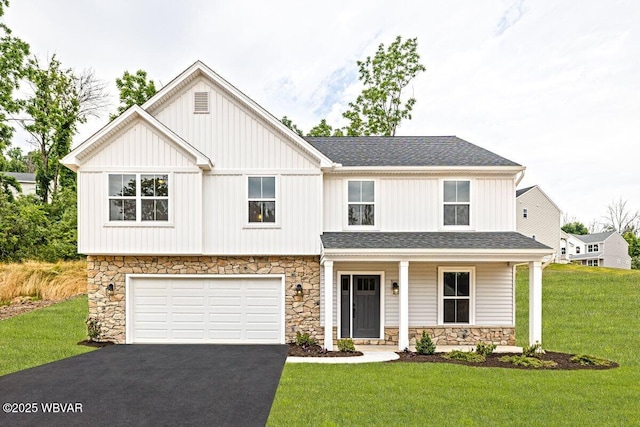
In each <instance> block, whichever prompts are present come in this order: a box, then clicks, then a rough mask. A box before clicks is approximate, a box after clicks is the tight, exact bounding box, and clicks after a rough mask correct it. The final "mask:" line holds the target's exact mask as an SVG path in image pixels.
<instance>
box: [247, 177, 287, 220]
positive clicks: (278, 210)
mask: <svg viewBox="0 0 640 427" xmlns="http://www.w3.org/2000/svg"><path fill="white" fill-rule="evenodd" d="M249 178H274V179H275V190H276V197H275V199H274V202H275V204H276V220H275V222H249V202H250V201H251V200H265V201H269V200H271V199H266V198H265V199H249ZM281 208H282V206H281V203H280V176H279V175H275V174H269V173H263V174H251V175H245V179H244V209H243V210H242V212H243V215H244V226H243V228H254V229H265V228H281V219H282V212H281V211H282V209H281Z"/></svg>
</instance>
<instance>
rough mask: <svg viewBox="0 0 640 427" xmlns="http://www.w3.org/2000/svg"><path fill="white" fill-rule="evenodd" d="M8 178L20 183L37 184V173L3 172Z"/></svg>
mask: <svg viewBox="0 0 640 427" xmlns="http://www.w3.org/2000/svg"><path fill="white" fill-rule="evenodd" d="M0 173H3V174H5V175H7V176H12V177H14V178H15V179H16V181H18V182H23V183H25V184H27V183H28V184H35V183H36V174H35V173H25V172H2V171H0Z"/></svg>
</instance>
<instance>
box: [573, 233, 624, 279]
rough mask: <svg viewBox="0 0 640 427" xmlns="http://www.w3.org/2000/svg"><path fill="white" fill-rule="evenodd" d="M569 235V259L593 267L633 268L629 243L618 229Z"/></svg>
mask: <svg viewBox="0 0 640 427" xmlns="http://www.w3.org/2000/svg"><path fill="white" fill-rule="evenodd" d="M565 234H566V233H565ZM567 236H568V239H567V259H568V260H570V261H572V262H579V263H580V264H582V265H588V266H593V267H611V268H622V269H626V270H629V269H631V257H630V256H629V243H627V241H626V240H624V237H622V236H621V235H620V233H618V232H617V231H607V232H603V233H594V234H583V235H578V234H567Z"/></svg>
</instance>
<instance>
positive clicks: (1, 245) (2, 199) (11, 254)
mask: <svg viewBox="0 0 640 427" xmlns="http://www.w3.org/2000/svg"><path fill="white" fill-rule="evenodd" d="M48 226H49V220H48V218H47V214H46V210H45V207H44V205H43V204H42V203H40V201H39V200H38V199H37V198H36V197H35V196H23V197H18V198H17V199H16V200H15V201H10V200H9V199H8V197H7V196H6V194H4V193H3V192H0V261H22V260H28V259H39V252H40V250H41V249H42V248H43V246H44V245H45V244H46V235H47V232H48Z"/></svg>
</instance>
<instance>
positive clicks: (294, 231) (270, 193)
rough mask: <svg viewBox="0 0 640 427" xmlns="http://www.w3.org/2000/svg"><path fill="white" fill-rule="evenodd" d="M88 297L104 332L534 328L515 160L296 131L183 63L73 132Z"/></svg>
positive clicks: (201, 335)
mask: <svg viewBox="0 0 640 427" xmlns="http://www.w3.org/2000/svg"><path fill="white" fill-rule="evenodd" d="M62 163H63V164H64V165H66V166H67V167H69V168H70V169H72V170H74V171H76V172H77V180H78V187H77V188H78V250H79V251H80V252H81V253H84V254H87V255H88V258H87V268H88V276H89V280H88V295H89V313H90V316H91V317H92V318H93V319H95V320H97V321H98V323H99V325H100V335H101V338H102V339H108V340H113V341H116V342H118V343H285V342H289V341H291V340H293V339H295V336H296V332H306V333H309V334H310V335H311V336H312V337H313V338H315V339H317V340H318V341H319V342H320V343H322V344H323V345H324V346H325V347H326V348H327V349H332V348H333V345H334V343H335V341H336V339H339V338H346V337H350V338H353V339H354V340H355V341H356V343H361V344H392V345H395V346H397V348H399V349H400V350H402V349H404V348H406V347H408V346H409V345H410V343H412V342H415V338H416V337H418V336H420V334H421V332H422V331H423V330H426V331H428V333H429V334H430V335H431V336H432V337H433V339H434V341H435V342H436V343H438V344H443V345H444V344H475V343H477V342H479V341H484V342H493V343H496V344H502V345H507V344H510V345H512V344H514V343H515V321H516V320H515V319H516V313H515V281H516V266H517V265H518V264H526V265H528V266H529V282H530V293H529V307H530V308H529V313H530V317H529V331H530V334H529V341H530V342H531V343H532V344H533V343H535V342H536V341H540V342H542V261H543V259H544V258H545V257H546V256H548V255H550V254H551V252H552V249H551V248H549V247H547V246H545V245H543V244H542V243H540V242H537V241H535V240H533V239H531V238H530V237H527V236H524V235H522V234H520V233H518V232H517V231H516V224H515V210H516V208H515V199H514V196H513V195H514V193H515V187H516V182H517V181H518V179H519V178H521V176H522V173H523V171H524V169H525V168H524V166H522V165H520V164H517V163H515V162H513V161H510V160H508V159H505V158H504V157H501V156H499V155H497V154H495V153H492V152H490V151H487V150H485V149H483V148H481V147H478V146H476V145H473V144H471V143H469V142H467V141H464V140H462V139H460V138H457V137H454V136H443V137H432V136H431V137H430V136H424V137H354V138H331V137H329V138H302V137H300V136H299V135H297V134H296V133H295V132H293V131H291V129H289V128H287V127H286V126H284V125H283V124H282V123H281V122H280V121H279V120H278V119H276V118H275V117H274V116H273V115H271V114H270V113H269V112H267V111H266V110H264V109H263V108H262V107H261V106H259V105H258V104H256V103H255V102H254V101H253V100H251V99H250V98H249V97H247V96H246V95H245V94H244V93H242V92H241V91H239V90H238V89H237V88H235V87H234V86H233V85H231V84H230V83H229V82H227V81H226V80H224V79H223V78H222V77H220V76H219V75H218V74H216V73H215V72H214V71H213V70H211V69H210V68H209V67H207V66H206V65H204V64H203V63H202V62H199V61H198V62H196V63H195V64H193V65H192V66H191V67H189V68H188V69H187V70H185V71H184V72H183V73H181V74H180V75H179V76H178V77H176V78H175V79H174V80H173V81H171V82H170V83H169V84H167V85H166V86H165V87H163V88H162V89H161V90H160V91H159V92H158V93H156V94H155V95H154V96H153V97H152V98H151V99H149V100H148V101H147V102H146V103H145V104H144V105H142V106H133V107H131V108H130V109H128V110H127V111H126V112H124V113H123V114H122V115H120V116H119V117H118V118H116V119H115V120H113V121H111V122H110V123H108V124H107V125H106V126H105V127H104V128H102V129H101V130H100V131H98V132H97V133H96V134H95V135H93V136H92V137H90V138H89V139H88V140H86V141H85V142H83V143H82V144H80V145H78V146H77V147H76V148H75V149H74V150H73V151H72V152H71V153H69V154H68V155H67V156H66V157H65V158H64V159H63V160H62Z"/></svg>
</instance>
